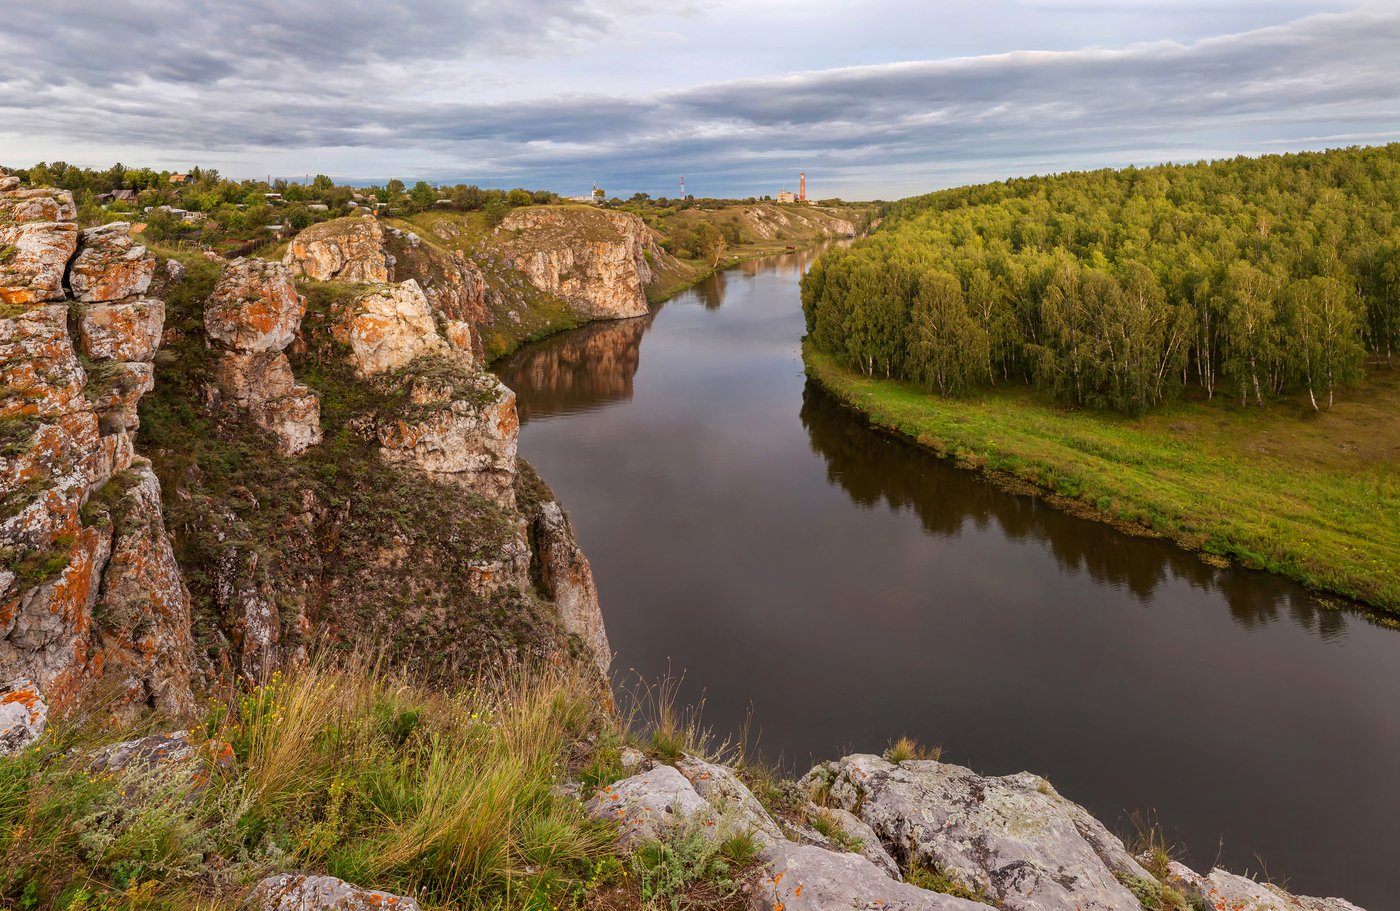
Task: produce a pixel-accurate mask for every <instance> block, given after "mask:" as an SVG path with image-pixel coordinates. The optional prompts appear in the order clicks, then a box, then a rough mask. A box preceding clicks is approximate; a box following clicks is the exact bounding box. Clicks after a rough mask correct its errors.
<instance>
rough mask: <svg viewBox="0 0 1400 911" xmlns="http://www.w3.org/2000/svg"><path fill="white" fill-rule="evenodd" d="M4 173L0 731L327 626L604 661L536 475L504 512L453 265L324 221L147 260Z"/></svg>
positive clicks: (489, 660)
mask: <svg viewBox="0 0 1400 911" xmlns="http://www.w3.org/2000/svg"><path fill="white" fill-rule="evenodd" d="M0 187H3V190H0V301H3V304H0V306H3V310H0V372H3V375H4V380H5V389H6V394H5V396H4V397H3V398H0V421H3V424H0V430H2V431H3V444H4V448H3V450H0V452H2V453H3V454H2V455H0V480H3V485H4V486H3V490H0V492H3V495H4V512H3V521H4V524H3V538H0V546H3V548H4V550H3V554H4V558H5V563H4V568H3V570H0V591H3V598H4V600H3V602H0V636H2V637H3V638H0V691H3V692H0V706H10V707H11V708H9V709H5V710H4V711H5V712H8V713H9V714H13V715H14V718H13V719H10V718H9V715H6V716H5V719H6V721H7V722H9V721H13V722H14V724H13V725H9V724H8V723H7V726H6V728H5V730H6V731H7V732H8V733H6V734H5V735H4V738H5V742H6V743H9V741H10V740H12V739H15V740H17V741H23V740H25V739H26V738H27V737H29V736H31V735H32V734H34V733H37V731H38V730H40V729H42V725H43V723H44V719H45V718H46V717H47V715H48V714H49V713H50V712H60V713H62V712H65V711H68V710H69V709H71V708H72V707H74V706H76V705H78V704H79V703H81V702H83V701H85V700H87V699H89V698H91V697H93V696H94V695H96V694H98V693H99V692H100V693H101V695H102V697H103V698H104V700H106V702H105V704H110V705H112V706H113V707H114V710H115V711H117V712H118V713H119V714H124V715H129V714H132V713H135V712H139V711H141V710H143V709H146V708H151V707H154V708H157V709H160V710H162V711H166V712H170V713H174V714H179V713H183V712H188V711H190V710H191V709H192V707H193V691H194V689H196V688H197V686H198V681H204V682H208V683H213V682H215V681H218V680H221V679H224V678H225V677H226V676H227V675H229V674H237V675H240V676H243V677H245V678H248V679H253V680H257V679H261V678H263V677H264V676H265V675H266V674H267V673H268V672H269V671H271V670H273V669H276V668H278V667H281V666H284V665H286V664H287V663H288V662H296V661H300V660H303V659H304V658H305V657H306V656H307V655H308V654H309V649H310V648H311V646H312V644H313V643H314V642H315V641H316V640H318V639H323V638H328V639H330V640H332V641H360V640H365V639H368V640H371V641H374V642H375V643H376V645H379V646H382V647H387V650H388V651H389V652H390V654H393V655H398V656H401V657H404V658H408V657H413V656H419V657H421V658H424V659H426V660H427V661H428V664H429V666H430V667H431V668H432V669H440V670H441V671H442V672H443V673H447V674H457V673H462V672H470V671H471V670H473V669H475V668H476V667H478V666H480V665H481V664H483V663H486V664H497V665H499V664H501V663H509V662H511V661H515V660H521V659H524V658H526V657H528V656H532V655H533V656H542V655H547V654H551V653H554V652H558V651H561V650H562V651H570V650H576V651H580V652H582V653H583V654H590V655H592V656H593V657H594V658H595V660H596V661H597V663H598V665H599V667H600V668H601V669H606V667H607V664H608V658H609V654H608V652H607V639H606V635H605V633H604V632H603V629H602V618H601V614H600V613H599V611H598V604H597V594H596V590H595V589H594V587H593V583H592V575H591V571H590V569H589V567H588V562H587V560H586V558H584V557H583V555H582V553H581V552H579V550H578V547H577V544H576V543H575V542H574V538H573V532H572V529H571V528H570V527H569V524H568V521H567V518H566V517H565V516H564V513H563V511H562V509H561V508H560V507H559V505H558V503H557V502H555V501H554V500H553V497H552V494H547V493H546V494H541V491H542V490H543V491H546V492H547V488H544V487H543V485H542V484H541V483H539V482H538V479H534V478H533V475H532V476H531V478H532V481H531V487H530V490H529V492H528V494H527V499H528V502H525V503H519V502H517V491H518V490H519V488H520V480H519V474H520V467H519V463H518V462H517V457H516V436H517V433H518V428H519V422H518V418H517V415H516V412H515V397H514V394H513V393H512V392H511V391H510V390H509V389H507V388H506V387H505V386H503V385H501V384H500V383H499V382H498V381H497V380H496V379H495V378H494V377H492V376H491V375H489V374H487V373H484V372H483V371H482V370H481V368H480V360H481V344H480V336H479V334H478V333H477V330H476V326H477V323H478V321H479V320H480V318H481V315H482V313H483V312H484V294H485V292H484V284H485V283H484V280H483V278H482V276H481V273H480V271H479V270H477V269H476V268H475V266H474V265H473V264H472V263H471V262H470V261H469V260H467V259H466V257H465V256H463V255H462V254H460V253H456V254H452V253H444V252H443V251H441V250H440V249H436V248H430V247H428V246H427V245H424V244H422V243H421V242H420V241H419V240H418V239H417V238H416V237H415V236H414V235H411V234H409V233H407V232H401V231H396V230H393V229H390V230H388V231H386V230H384V229H383V227H382V226H381V225H380V224H379V223H378V222H376V221H374V220H373V219H344V220H341V221H339V222H329V223H326V224H325V225H320V226H317V229H316V230H313V231H310V232H308V233H307V234H306V235H305V236H303V237H301V238H299V239H298V241H297V242H296V243H294V244H293V245H292V246H291V248H290V251H289V253H288V256H287V260H286V262H285V263H270V262H265V261H263V260H259V259H252V258H249V259H240V260H235V261H233V262H229V263H222V262H217V263H215V262H210V261H209V259H208V258H204V257H195V258H188V259H186V260H185V261H184V263H180V262H176V261H175V260H171V261H170V262H169V263H168V264H167V267H166V268H162V269H157V263H156V258H155V256H154V255H153V254H151V253H150V252H148V251H147V250H146V249H145V248H143V247H142V246H140V245H139V244H138V243H136V242H134V241H133V240H132V238H131V235H130V232H129V230H128V229H127V226H126V225H124V224H111V225H104V226H101V227H97V228H92V229H88V230H85V231H79V230H78V229H77V227H76V225H75V224H74V222H73V218H74V214H75V213H74V206H73V202H72V199H71V196H70V195H69V194H67V193H65V192H62V191H55V190H42V189H41V190H33V189H21V188H19V187H18V186H17V181H15V180H13V179H11V178H6V179H4V182H3V183H2V184H0ZM391 247H393V248H395V249H397V250H399V251H400V252H398V253H395V252H390V248H391ZM398 263H403V264H404V267H405V268H406V269H407V270H408V271H411V272H415V273H417V274H418V275H421V276H422V278H421V279H418V278H415V277H412V276H408V277H406V280H405V281H403V282H401V283H397V284H396V283H394V282H393V278H394V277H395V269H396V264H398ZM297 274H300V275H302V276H304V277H305V278H306V279H307V280H309V283H308V284H306V285H305V287H306V289H307V293H312V294H314V297H315V301H314V303H313V305H312V306H311V307H310V308H308V301H307V298H306V297H305V296H304V295H303V293H302V292H301V291H299V290H298V288H297V286H296V285H295V284H294V276H295V275H297ZM420 281H421V282H422V283H421V284H420ZM153 289H154V290H153ZM148 292H152V293H154V294H157V295H159V296H158V297H151V296H148ZM162 298H166V299H168V300H170V301H173V302H174V303H173V307H174V310H173V311H172V312H169V313H168V312H167V305H166V303H165V302H164V301H163V300H162ZM167 317H169V319H167ZM163 341H164V342H166V344H167V346H168V348H169V350H168V351H166V352H165V353H164V354H163V355H162V358H161V364H162V367H161V385H160V389H159V390H158V391H157V392H156V394H155V396H154V397H153V398H154V400H153V398H152V397H151V396H149V395H148V393H150V392H151V391H152V389H153V387H154V386H155V383H156V368H155V363H154V362H155V360H156V353H157V349H158V348H159V347H161V345H162V342H163ZM327 396H329V408H330V410H329V412H327V413H326V414H324V415H323V410H324V409H323V399H324V398H326V397H327ZM143 397H145V400H146V402H147V403H149V404H150V415H151V417H152V420H153V425H152V427H151V428H150V431H149V432H150V434H151V440H150V441H149V443H148V444H147V445H148V446H149V453H148V454H149V455H151V456H152V457H153V462H154V464H153V463H152V461H148V460H147V459H145V458H142V457H141V456H138V455H137V454H136V446H135V438H136V432H137V429H138V427H139V426H140V424H141V418H140V414H141V412H142V411H143V410H144V409H145V407H146V406H145V405H143V404H142V402H143ZM162 483H164V485H165V489H166V496H165V497H164V502H163V498H162ZM546 501H547V505H545V502H546ZM167 522H168V524H169V530H167ZM187 578H188V579H189V580H190V583H191V585H192V590H193V593H194V597H193V600H192V599H191V588H189V587H187V585H186V579H187ZM192 676H193V678H194V681H195V682H194V683H192ZM6 694H8V695H6ZM21 716H23V717H21Z"/></svg>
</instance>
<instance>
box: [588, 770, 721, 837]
mask: <svg viewBox="0 0 1400 911" xmlns="http://www.w3.org/2000/svg"><path fill="white" fill-rule="evenodd" d="M587 809H588V812H589V813H590V814H591V815H592V816H593V817H594V818H596V819H613V820H616V821H617V823H618V825H619V826H620V827H621V834H620V835H619V836H618V841H619V843H620V844H621V845H622V846H623V847H624V848H628V849H632V848H636V847H637V846H638V845H641V844H644V843H645V842H648V841H651V840H655V839H661V838H662V837H663V836H666V835H668V834H672V833H674V832H676V831H679V830H680V829H682V828H684V827H685V826H687V825H699V826H702V827H703V828H704V829H705V830H706V831H715V829H716V825H717V823H718V821H719V814H718V813H716V812H715V809H714V807H712V806H710V804H709V803H708V802H706V800H705V798H703V797H701V796H700V795H699V794H698V793H697V792H696V790H695V788H694V787H692V786H691V784H690V782H689V781H687V780H686V779H685V777H684V776H683V775H681V773H680V772H678V771H676V770H675V769H673V768H671V767H670V766H668V765H659V766H657V767H656V768H654V769H651V770H650V771H647V772H642V773H641V774H640V775H633V776H632V777H631V778H624V779H623V780H622V781H619V782H617V783H615V784H612V785H609V786H607V787H605V788H600V789H599V790H598V792H597V793H596V794H595V795H594V796H593V799H592V800H590V801H588V804H587Z"/></svg>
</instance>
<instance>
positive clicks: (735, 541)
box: [501, 255, 1400, 911]
mask: <svg viewBox="0 0 1400 911" xmlns="http://www.w3.org/2000/svg"><path fill="white" fill-rule="evenodd" d="M808 259H810V256H802V255H794V256H784V257H778V258H775V259H770V260H765V261H755V262H750V263H745V264H743V265H742V266H741V267H739V268H737V269H734V270H731V271H729V272H728V273H725V274H724V275H723V276H720V277H717V278H715V279H711V280H709V281H708V282H706V283H702V284H701V285H700V286H697V287H696V288H695V289H694V291H693V292H690V293H687V294H684V295H681V296H680V297H678V298H677V299H676V300H674V301H673V302H671V303H670V304H668V305H667V306H666V308H665V310H664V311H662V312H661V313H659V314H658V315H656V316H655V317H654V318H652V317H649V318H643V319H639V320H632V321H628V322H621V323H602V324H596V325H593V326H589V327H587V328H584V329H581V330H577V331H575V332H572V333H569V334H568V335H564V336H561V337H558V338H555V339H551V340H547V341H545V342H543V343H541V344H539V345H536V346H532V347H531V348H529V349H528V350H525V351H522V352H521V353H520V354H519V355H518V356H517V357H516V359H515V360H514V361H511V362H509V363H507V364H505V365H503V369H502V370H501V374H502V378H503V379H504V380H505V381H506V382H507V384H508V385H511V386H512V387H514V388H515V389H516V390H517V392H518V393H519V401H520V407H521V411H522V413H523V414H525V415H527V416H530V417H531V418H532V420H531V421H530V422H529V424H528V426H527V427H526V428H525V429H524V430H523V431H522V433H521V439H520V451H521V454H522V455H523V456H524V457H525V458H527V459H529V460H530V461H531V462H532V463H533V464H534V465H535V466H536V467H537V468H538V469H539V471H540V473H541V474H542V475H543V476H544V477H545V478H547V479H548V480H549V483H550V485H551V486H552V487H553V488H554V489H555V490H556V491H557V492H558V493H559V495H560V497H561V498H562V499H563V501H564V502H565V503H566V504H568V507H569V510H570V513H571V515H572V518H573V521H574V526H575V529H576V530H577V532H578V535H579V539H580V543H581V544H582V545H583V547H584V549H585V550H586V551H587V553H588V556H589V559H590V561H591V563H592V565H593V571H594V574H595V578H596V580H597V584H598V591H599V596H600V600H601V602H602V605H603V611H604V614H605V615H606V617H607V623H608V633H609V638H610V639H611V641H612V644H613V647H614V648H616V649H617V651H618V659H617V662H616V663H615V665H614V666H615V667H616V668H617V670H618V671H619V673H621V674H625V673H626V672H627V669H629V668H633V669H635V670H636V671H637V672H638V673H640V674H642V675H643V676H644V677H646V678H647V679H652V680H654V679H656V678H658V677H659V676H661V675H663V674H666V673H667V672H668V671H669V672H675V673H683V674H684V675H685V683H684V687H683V689H682V691H681V693H680V694H679V698H680V700H681V701H682V702H686V703H693V702H696V701H698V700H700V699H701V698H702V697H703V699H704V701H705V720H706V722H707V723H708V724H710V725H712V726H713V727H714V728H715V729H716V731H718V732H720V734H721V736H722V735H724V734H730V733H733V732H735V731H737V730H738V729H739V727H740V726H741V725H742V724H743V722H744V719H745V718H746V717H747V715H748V713H749V711H750V709H751V708H752V709H753V710H754V711H755V723H756V727H757V729H758V730H759V731H761V734H762V738H761V740H760V743H759V746H760V748H761V750H762V752H763V754H764V755H765V756H766V757H767V758H768V759H770V760H773V759H778V758H779V757H781V756H786V757H787V758H788V759H789V760H791V761H792V763H793V766H794V767H797V766H801V767H802V768H804V769H805V766H806V764H807V762H808V761H809V760H810V759H811V758H814V757H820V758H829V757H832V756H834V755H839V754H840V753H842V752H849V751H851V750H868V751H879V750H880V749H882V748H883V747H884V745H885V744H886V743H887V742H888V740H889V738H891V737H893V736H897V735H899V734H906V733H907V734H909V735H911V736H914V737H917V738H919V739H921V740H923V741H924V742H928V743H940V744H942V745H943V746H944V747H946V748H947V750H948V756H949V758H950V759H952V760H953V761H955V762H961V763H964V764H967V765H970V766H973V767H975V768H977V769H980V770H982V771H984V772H987V773H990V774H1001V773H1006V772H1014V771H1019V770H1021V769H1032V770H1034V771H1036V772H1039V773H1042V774H1044V775H1046V776H1047V777H1048V778H1049V779H1050V780H1051V781H1053V782H1054V783H1055V786H1056V788H1057V789H1059V790H1060V791H1061V793H1063V794H1066V795H1067V796H1070V797H1072V798H1073V799H1075V800H1076V801H1078V802H1081V803H1083V804H1085V805H1086V806H1088V807H1090V808H1091V809H1092V810H1093V811H1095V812H1096V813H1097V814H1099V815H1100V816H1101V818H1103V819H1105V820H1106V821H1107V822H1109V824H1110V825H1114V824H1117V823H1119V822H1122V821H1123V819H1124V817H1123V813H1124V812H1125V811H1127V810H1132V809H1140V810H1143V811H1154V810H1155V811H1156V812H1158V813H1159V814H1160V818H1161V820H1162V822H1163V824H1164V825H1166V826H1167V828H1168V832H1169V836H1170V837H1171V838H1172V839H1173V840H1179V841H1180V842H1182V843H1183V844H1184V845H1186V846H1187V849H1188V852H1189V854H1190V856H1191V859H1193V860H1195V861H1196V862H1197V863H1198V864H1200V865H1202V866H1208V865H1209V864H1210V863H1211V862H1212V861H1213V860H1215V859H1216V857H1217V854H1218V855H1219V859H1220V861H1221V862H1222V863H1224V864H1226V865H1228V866H1231V867H1233V868H1235V869H1255V870H1257V869H1258V866H1257V863H1256V861H1255V855H1256V854H1257V855H1258V856H1261V857H1264V858H1267V859H1268V862H1269V865H1270V870H1271V871H1275V872H1279V873H1281V875H1286V876H1290V877H1293V881H1294V883H1295V885H1297V886H1298V887H1299V888H1300V889H1301V890H1302V891H1304V892H1305V893H1308V894H1321V895H1329V894H1342V895H1346V896H1347V897H1349V898H1351V899H1353V900H1355V901H1357V902H1358V903H1359V904H1360V905H1362V906H1364V907H1371V908H1372V911H1378V909H1380V908H1382V907H1385V906H1386V901H1387V899H1390V898H1393V890H1391V889H1390V886H1391V885H1392V883H1391V881H1390V880H1391V879H1393V875H1392V873H1391V872H1388V871H1389V870H1390V866H1391V863H1390V855H1391V854H1393V852H1394V843H1395V834H1396V823H1395V820H1396V819H1400V778H1397V776H1396V775H1395V770H1396V768H1397V767H1400V714H1397V713H1396V712H1395V709H1394V694H1395V693H1397V692H1400V657H1398V655H1397V651H1396V649H1397V648H1400V639H1397V638H1396V634H1395V633H1394V632H1392V631H1390V630H1385V629H1379V628H1376V627H1374V626H1371V625H1369V624H1367V623H1363V622H1360V621H1361V619H1362V617H1363V616H1364V615H1361V614H1357V613H1352V612H1349V611H1343V610H1339V611H1333V610H1328V609H1326V607H1325V606H1324V604H1323V602H1321V601H1319V600H1318V599H1316V598H1314V597H1313V596H1312V595H1310V594H1309V593H1308V592H1306V591H1305V590H1303V589H1302V588H1301V587H1299V586H1297V585H1293V584H1292V583H1289V582H1287V581H1285V580H1282V579H1279V578H1275V577H1271V576H1268V575H1265V574H1263V573H1255V572H1248V571H1243V570H1238V569H1230V570H1217V569H1214V568H1212V567H1210V566H1207V565H1206V564H1204V563H1202V562H1201V561H1200V560H1198V559H1197V558H1196V557H1194V556H1192V555H1191V554H1188V553H1186V552H1184V551H1182V550H1180V549H1179V548H1176V547H1174V546H1172V545H1170V544H1167V543H1165V542H1162V541H1156V540H1151V539H1144V538H1132V537H1127V536H1124V535H1122V534H1119V533H1118V532H1116V531H1114V530H1113V529H1111V528H1108V527H1106V526H1103V525H1099V524H1096V523H1092V522H1088V521H1085V520H1081V519H1076V518H1074V517H1072V516H1068V515H1065V514H1063V513H1060V512H1058V511H1056V510H1054V509H1051V508H1049V507H1048V506H1046V505H1045V504H1044V503H1043V502H1040V501H1038V500H1036V499H1035V498H1032V497H1016V496H1010V495H1008V494H1006V493H1004V492H1002V491H1000V490H998V489H996V488H994V487H991V486H989V485H987V484H984V483H982V482H981V481H979V480H977V479H976V477H975V476H973V475H972V474H970V473H968V472H963V471H959V470H958V469H955V468H953V467H951V466H949V465H948V464H947V463H944V462H941V461H939V460H938V459H936V458H934V457H932V456H930V455H928V454H927V453H924V452H923V451H921V450H919V449H917V448H916V447H913V446H911V445H909V444H908V443H906V442H903V441H902V440H898V439H895V438H893V437H886V436H883V435H881V434H878V433H875V432H873V431H872V430H871V429H870V428H869V427H868V425H867V424H866V423H865V421H864V420H863V419H862V418H861V417H860V416H859V415H858V414H856V413H855V412H852V411H849V410H846V409H842V408H840V407H839V406H838V405H837V404H836V403H835V402H834V401H832V400H831V399H830V398H829V397H827V396H825V395H824V394H822V393H820V392H819V391H818V390H815V389H811V388H807V387H806V383H805V377H804V374H803V370H802V365H801V361H800V353H799V345H798V340H799V339H800V337H801V335H802V327H803V321H802V313H801V310H800V308H799V306H798V288H797V284H798V279H799V277H800V275H801V272H802V269H803V267H804V265H805V262H806V261H807V260H808ZM642 347H645V349H646V352H645V353H646V357H645V360H643V359H642V357H641V355H640V349H641V348H642ZM634 385H635V387H636V391H635V395H634V390H633V387H634ZM584 412H587V413H584ZM1222 839H1223V849H1222Z"/></svg>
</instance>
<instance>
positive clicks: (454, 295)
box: [385, 228, 486, 363]
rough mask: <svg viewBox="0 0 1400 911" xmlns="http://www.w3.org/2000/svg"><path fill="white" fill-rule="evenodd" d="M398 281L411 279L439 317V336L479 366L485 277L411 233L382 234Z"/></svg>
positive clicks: (460, 256) (465, 260)
mask: <svg viewBox="0 0 1400 911" xmlns="http://www.w3.org/2000/svg"><path fill="white" fill-rule="evenodd" d="M385 235H386V243H387V245H388V249H389V251H390V254H391V257H392V259H393V261H394V274H395V275H396V276H397V277H398V279H399V280H400V281H404V280H407V279H410V278H411V279H414V280H415V281H417V282H418V286H419V287H420V288H422V289H423V294H424V296H425V297H427V299H428V303H429V304H430V305H431V306H432V308H433V309H434V310H435V311H437V312H438V313H439V314H440V315H441V316H442V317H443V326H442V334H443V335H444V336H445V337H446V338H447V340H448V341H449V342H451V343H452V345H453V346H454V347H455V348H457V349H458V350H460V351H463V352H466V353H467V354H469V355H470V356H471V358H472V359H473V360H474V361H476V362H477V363H480V362H481V361H482V358H483V355H484V351H483V346H482V342H481V335H480V332H479V331H478V329H477V327H478V326H479V325H480V324H481V323H483V322H484V321H485V320H486V277H485V276H484V275H483V274H482V272H481V269H479V268H478V267H477V265H476V263H474V262H472V261H471V260H470V259H468V258H467V257H466V255H465V254H464V253H462V252H461V251H460V250H451V251H447V250H442V249H440V248H436V247H432V246H430V245H428V244H426V243H423V242H422V241H421V240H420V239H419V238H418V236H417V235H415V234H413V233H412V232H406V231H399V230H396V229H394V228H388V229H386V230H385Z"/></svg>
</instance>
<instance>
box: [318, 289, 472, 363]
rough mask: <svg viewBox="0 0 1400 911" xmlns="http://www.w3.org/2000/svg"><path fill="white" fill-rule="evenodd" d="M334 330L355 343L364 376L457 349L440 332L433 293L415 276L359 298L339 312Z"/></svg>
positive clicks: (353, 358) (353, 357) (335, 334)
mask: <svg viewBox="0 0 1400 911" xmlns="http://www.w3.org/2000/svg"><path fill="white" fill-rule="evenodd" d="M331 335H332V336H333V337H334V338H335V339H336V340H337V341H339V342H342V343H343V344H346V345H349V346H350V361H351V363H352V364H353V365H354V367H355V371H356V373H358V374H359V375H360V376H362V377H367V376H374V375H375V374H379V373H385V372H388V371H390V370H396V369H398V368H400V367H404V366H407V365H408V364H410V363H412V362H413V361H414V360H416V359H418V358H420V357H425V356H444V357H446V356H451V355H452V354H453V353H454V352H453V349H452V347H451V346H450V345H448V343H447V341H446V340H445V339H444V338H443V337H442V336H441V335H439V334H438V329H437V323H436V322H435V321H434V319H433V311H432V308H431V307H430V306H429V304H428V299H427V297H425V296H424V295H423V290H422V289H421V288H419V287H418V283H417V282H416V281H414V280H413V279H409V280H408V281H406V282H404V283H403V284H400V285H386V286H384V287H381V288H376V289H375V290H373V291H371V292H370V293H368V294H365V295H362V296H361V297H359V298H357V299H356V300H355V301H354V302H352V303H351V304H350V306H348V307H346V308H345V309H344V310H343V311H342V312H341V313H340V314H339V316H338V318H337V320H336V322H335V323H334V325H333V326H332V327H331Z"/></svg>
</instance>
